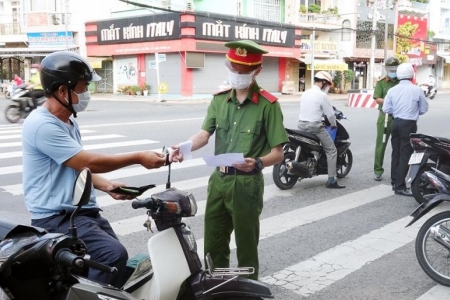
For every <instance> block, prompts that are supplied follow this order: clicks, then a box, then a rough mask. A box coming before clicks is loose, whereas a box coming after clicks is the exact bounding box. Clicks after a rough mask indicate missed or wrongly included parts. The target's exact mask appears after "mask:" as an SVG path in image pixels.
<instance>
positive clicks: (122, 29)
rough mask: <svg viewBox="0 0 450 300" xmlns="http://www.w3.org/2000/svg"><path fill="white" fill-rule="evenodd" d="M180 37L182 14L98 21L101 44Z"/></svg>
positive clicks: (99, 41) (98, 34) (98, 39)
mask: <svg viewBox="0 0 450 300" xmlns="http://www.w3.org/2000/svg"><path fill="white" fill-rule="evenodd" d="M179 38H180V14H179V13H171V14H157V15H148V16H142V17H128V18H121V19H111V20H106V21H98V22H97V41H98V44H99V45H105V44H117V43H136V42H152V41H161V40H173V39H179Z"/></svg>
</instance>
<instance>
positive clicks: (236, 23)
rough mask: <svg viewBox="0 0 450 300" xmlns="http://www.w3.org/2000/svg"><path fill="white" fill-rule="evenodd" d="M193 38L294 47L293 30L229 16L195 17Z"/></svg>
mask: <svg viewBox="0 0 450 300" xmlns="http://www.w3.org/2000/svg"><path fill="white" fill-rule="evenodd" d="M195 26H196V27H195V38H197V39H202V40H218V41H233V40H253V41H255V42H257V43H258V44H264V45H272V46H278V47H293V46H294V45H295V28H294V27H292V26H286V24H283V25H282V24H281V23H271V22H266V21H261V20H259V21H258V20H256V19H244V18H240V19H239V18H236V17H230V16H199V15H197V16H196V17H195Z"/></svg>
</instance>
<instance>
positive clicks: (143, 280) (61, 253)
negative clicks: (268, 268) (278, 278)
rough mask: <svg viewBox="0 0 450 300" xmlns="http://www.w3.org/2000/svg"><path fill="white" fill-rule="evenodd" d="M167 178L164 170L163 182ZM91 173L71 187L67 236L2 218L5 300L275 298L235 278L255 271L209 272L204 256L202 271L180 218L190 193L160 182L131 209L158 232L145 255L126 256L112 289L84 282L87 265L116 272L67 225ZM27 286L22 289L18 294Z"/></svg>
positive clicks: (191, 201)
mask: <svg viewBox="0 0 450 300" xmlns="http://www.w3.org/2000/svg"><path fill="white" fill-rule="evenodd" d="M168 178H169V179H170V165H169V177H168ZM91 188H92V175H91V172H90V170H89V169H83V170H82V171H81V172H80V174H79V176H78V178H77V180H76V182H75V185H74V193H73V195H74V196H73V204H74V205H76V206H77V208H76V209H75V210H74V212H73V214H72V216H71V219H70V223H71V225H70V228H69V233H70V236H66V235H63V234H50V233H47V232H46V231H45V230H43V229H41V228H37V227H32V226H23V225H18V224H14V223H8V222H6V221H4V220H0V240H2V242H1V243H0V259H1V260H2V264H1V265H0V287H1V288H2V289H3V291H4V292H5V293H6V295H7V296H8V297H9V298H10V299H15V300H25V299H49V300H63V299H64V300H79V299H83V300H90V299H130V300H132V299H134V300H137V299H139V300H150V299H152V300H153V299H167V300H171V299H187V300H190V299H218V298H220V299H225V300H226V299H229V300H231V299H245V300H257V299H263V298H274V297H273V295H272V293H271V292H270V290H269V289H268V287H267V286H266V285H265V284H263V283H261V282H258V281H254V280H250V279H247V278H244V277H240V276H241V275H249V274H253V272H254V269H253V268H219V269H216V268H214V266H213V264H212V260H211V258H210V256H209V255H207V257H206V264H207V267H208V268H207V269H206V270H203V269H202V266H201V262H200V259H199V257H198V254H197V249H196V248H197V246H196V242H195V237H194V236H193V234H192V232H191V231H190V229H189V227H188V226H186V225H185V224H184V223H182V222H181V220H182V217H192V216H195V213H196V211H197V204H196V201H195V198H194V196H193V195H192V194H190V193H186V192H183V191H179V190H177V189H176V188H171V187H170V181H169V180H168V183H167V184H166V188H167V189H166V190H165V191H163V192H161V193H157V194H154V195H152V196H151V197H150V198H147V199H145V200H136V201H134V202H132V207H133V208H135V209H138V208H145V209H147V215H148V217H147V218H148V219H147V221H146V222H145V223H144V226H146V227H147V228H149V229H150V218H151V219H153V221H154V222H155V224H156V228H157V229H158V231H159V233H156V234H155V235H153V236H152V237H151V238H150V239H149V241H148V250H149V256H142V255H140V257H138V258H132V259H131V260H130V261H135V266H134V267H127V268H128V270H127V271H128V272H127V274H128V275H127V276H128V277H127V278H126V283H125V285H124V286H123V287H121V288H117V287H113V286H110V285H102V284H99V283H96V282H93V281H90V280H88V279H86V276H87V271H88V267H90V268H95V269H98V270H102V271H105V272H111V273H115V272H117V270H116V269H115V268H110V267H109V266H105V265H102V264H100V263H97V262H94V261H92V260H90V257H89V255H88V254H89V251H88V249H87V248H86V245H85V244H84V242H83V241H82V240H80V239H79V238H78V237H77V229H76V227H75V226H74V221H73V219H74V218H75V217H76V215H77V213H78V211H79V210H80V209H81V207H82V206H83V205H85V204H87V203H88V202H89V195H90V192H91ZM24 287H26V288H24Z"/></svg>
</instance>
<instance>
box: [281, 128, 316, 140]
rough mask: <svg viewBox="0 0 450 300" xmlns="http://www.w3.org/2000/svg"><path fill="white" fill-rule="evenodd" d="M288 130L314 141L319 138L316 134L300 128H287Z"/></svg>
mask: <svg viewBox="0 0 450 300" xmlns="http://www.w3.org/2000/svg"><path fill="white" fill-rule="evenodd" d="M288 131H291V132H293V133H295V134H298V135H301V136H304V137H306V138H309V139H312V140H314V141H316V142H320V139H319V138H318V137H317V136H315V135H314V134H311V133H309V132H306V131H302V130H297V129H288Z"/></svg>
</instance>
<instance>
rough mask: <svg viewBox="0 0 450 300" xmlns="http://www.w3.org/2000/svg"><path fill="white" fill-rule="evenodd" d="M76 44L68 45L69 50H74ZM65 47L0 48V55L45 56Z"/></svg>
mask: <svg viewBox="0 0 450 300" xmlns="http://www.w3.org/2000/svg"><path fill="white" fill-rule="evenodd" d="M77 48H78V47H77V46H69V49H68V50H69V51H76V49H77ZM64 50H66V49H65V48H41V47H39V48H38V47H36V48H33V47H29V48H0V57H14V56H23V57H34V56H47V55H49V54H50V53H53V52H56V51H64Z"/></svg>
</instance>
